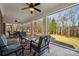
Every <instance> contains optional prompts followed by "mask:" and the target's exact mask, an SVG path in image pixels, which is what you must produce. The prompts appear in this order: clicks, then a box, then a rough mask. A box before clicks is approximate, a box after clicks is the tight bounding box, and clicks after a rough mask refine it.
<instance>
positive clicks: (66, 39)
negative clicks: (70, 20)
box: [51, 34, 79, 51]
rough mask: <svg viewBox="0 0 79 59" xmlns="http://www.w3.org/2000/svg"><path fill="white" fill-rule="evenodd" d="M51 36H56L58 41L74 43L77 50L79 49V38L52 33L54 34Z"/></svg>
mask: <svg viewBox="0 0 79 59" xmlns="http://www.w3.org/2000/svg"><path fill="white" fill-rule="evenodd" d="M51 37H54V38H55V39H56V40H57V41H60V42H63V43H66V44H69V45H72V46H74V47H75V49H76V50H78V51H79V38H75V37H66V36H61V35H52V34H51Z"/></svg>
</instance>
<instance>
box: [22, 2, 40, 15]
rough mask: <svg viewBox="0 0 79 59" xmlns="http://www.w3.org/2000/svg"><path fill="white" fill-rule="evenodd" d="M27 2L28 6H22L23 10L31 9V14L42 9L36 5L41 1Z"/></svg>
mask: <svg viewBox="0 0 79 59" xmlns="http://www.w3.org/2000/svg"><path fill="white" fill-rule="evenodd" d="M26 4H27V5H28V7H24V8H22V10H25V9H29V10H30V12H31V14H32V13H33V12H34V10H36V11H38V12H41V10H40V9H38V8H36V6H38V5H40V3H26Z"/></svg>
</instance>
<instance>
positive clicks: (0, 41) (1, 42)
mask: <svg viewBox="0 0 79 59" xmlns="http://www.w3.org/2000/svg"><path fill="white" fill-rule="evenodd" d="M4 41H5V40H3V37H2V36H1V37H0V46H5V45H6V44H5V43H4ZM7 48H8V47H7V46H6V47H5V48H1V49H2V50H5V49H7Z"/></svg>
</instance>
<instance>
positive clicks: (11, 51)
mask: <svg viewBox="0 0 79 59" xmlns="http://www.w3.org/2000/svg"><path fill="white" fill-rule="evenodd" d="M21 49H22V47H21V46H17V47H16V48H14V49H13V48H8V49H4V51H3V55H10V54H12V53H15V52H18V51H19V50H21Z"/></svg>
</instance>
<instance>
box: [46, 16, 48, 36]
mask: <svg viewBox="0 0 79 59" xmlns="http://www.w3.org/2000/svg"><path fill="white" fill-rule="evenodd" d="M47 23H48V22H47V17H46V35H48V24H47Z"/></svg>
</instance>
